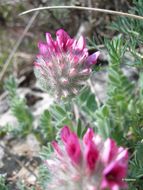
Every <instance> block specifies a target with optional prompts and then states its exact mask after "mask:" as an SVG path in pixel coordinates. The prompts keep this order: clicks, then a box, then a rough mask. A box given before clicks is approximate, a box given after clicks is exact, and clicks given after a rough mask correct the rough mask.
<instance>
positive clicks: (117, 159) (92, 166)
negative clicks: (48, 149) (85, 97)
mask: <svg viewBox="0 0 143 190" xmlns="http://www.w3.org/2000/svg"><path fill="white" fill-rule="evenodd" d="M52 146H53V148H54V153H51V156H50V158H49V159H47V160H46V162H45V163H46V166H47V167H48V169H49V173H50V174H51V175H50V176H51V177H50V181H49V182H48V184H47V189H48V190H52V189H54V190H67V189H68V190H107V189H108V190H119V189H121V188H122V189H123V188H127V184H126V183H125V182H124V181H123V179H124V178H125V177H126V175H127V166H128V151H127V149H125V148H123V147H118V146H117V144H116V142H115V141H114V140H112V139H110V138H109V139H107V140H106V141H103V140H102V139H101V138H100V137H99V136H98V135H95V134H94V132H93V130H92V129H90V128H89V129H88V130H87V132H86V133H85V135H84V137H83V139H82V140H80V139H79V138H78V137H77V135H76V134H75V133H74V132H72V131H71V130H70V129H69V128H68V127H67V126H65V127H64V128H62V130H61V142H59V143H57V142H56V141H53V142H52Z"/></svg>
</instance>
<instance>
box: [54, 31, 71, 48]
mask: <svg viewBox="0 0 143 190" xmlns="http://www.w3.org/2000/svg"><path fill="white" fill-rule="evenodd" d="M56 36H57V42H58V46H59V47H60V48H61V49H62V50H64V51H66V48H67V46H66V45H67V42H68V43H69V41H70V40H71V38H70V36H69V35H68V34H67V33H66V32H65V31H64V30H63V29H59V30H58V31H57V32H56Z"/></svg>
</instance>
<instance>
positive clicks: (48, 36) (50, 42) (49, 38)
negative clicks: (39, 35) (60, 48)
mask: <svg viewBox="0 0 143 190" xmlns="http://www.w3.org/2000/svg"><path fill="white" fill-rule="evenodd" d="M46 41H47V45H48V47H49V48H51V50H53V49H55V42H54V40H53V39H52V36H51V34H50V33H48V32H47V33H46Z"/></svg>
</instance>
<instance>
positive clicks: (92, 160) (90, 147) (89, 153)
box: [85, 141, 99, 171]
mask: <svg viewBox="0 0 143 190" xmlns="http://www.w3.org/2000/svg"><path fill="white" fill-rule="evenodd" d="M98 156H99V153H98V150H97V148H96V145H95V144H94V143H93V142H92V141H90V142H89V143H88V144H87V145H86V147H85V160H86V164H87V168H88V169H89V170H90V171H94V170H95V166H96V162H97V160H98Z"/></svg>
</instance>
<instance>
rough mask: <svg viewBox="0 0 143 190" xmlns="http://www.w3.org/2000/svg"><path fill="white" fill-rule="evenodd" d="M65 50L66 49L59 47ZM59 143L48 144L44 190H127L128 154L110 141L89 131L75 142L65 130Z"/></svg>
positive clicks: (65, 129)
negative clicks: (50, 151)
mask: <svg viewBox="0 0 143 190" xmlns="http://www.w3.org/2000/svg"><path fill="white" fill-rule="evenodd" d="M62 47H64V48H66V46H62ZM61 140H62V141H61V143H60V144H58V143H57V142H56V141H54V142H52V146H53V148H54V150H55V152H56V154H51V158H49V159H48V160H47V161H46V162H45V163H47V167H48V168H49V172H50V173H51V181H50V183H49V184H48V189H49V190H50V189H54V190H59V189H71V190H81V189H86V190H105V189H109V190H119V189H121V188H127V184H126V183H125V182H124V181H123V179H124V178H125V177H126V175H127V165H128V151H127V150H126V149H124V148H123V147H118V146H117V144H116V142H115V141H114V140H112V139H107V140H106V141H105V142H104V141H103V140H102V139H101V138H100V137H99V136H98V135H95V134H94V131H93V129H91V128H89V129H88V130H87V132H86V133H85V135H84V137H83V139H79V138H78V137H77V135H76V134H75V133H74V132H72V131H71V130H70V129H69V127H68V126H65V127H63V128H62V130H61Z"/></svg>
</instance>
